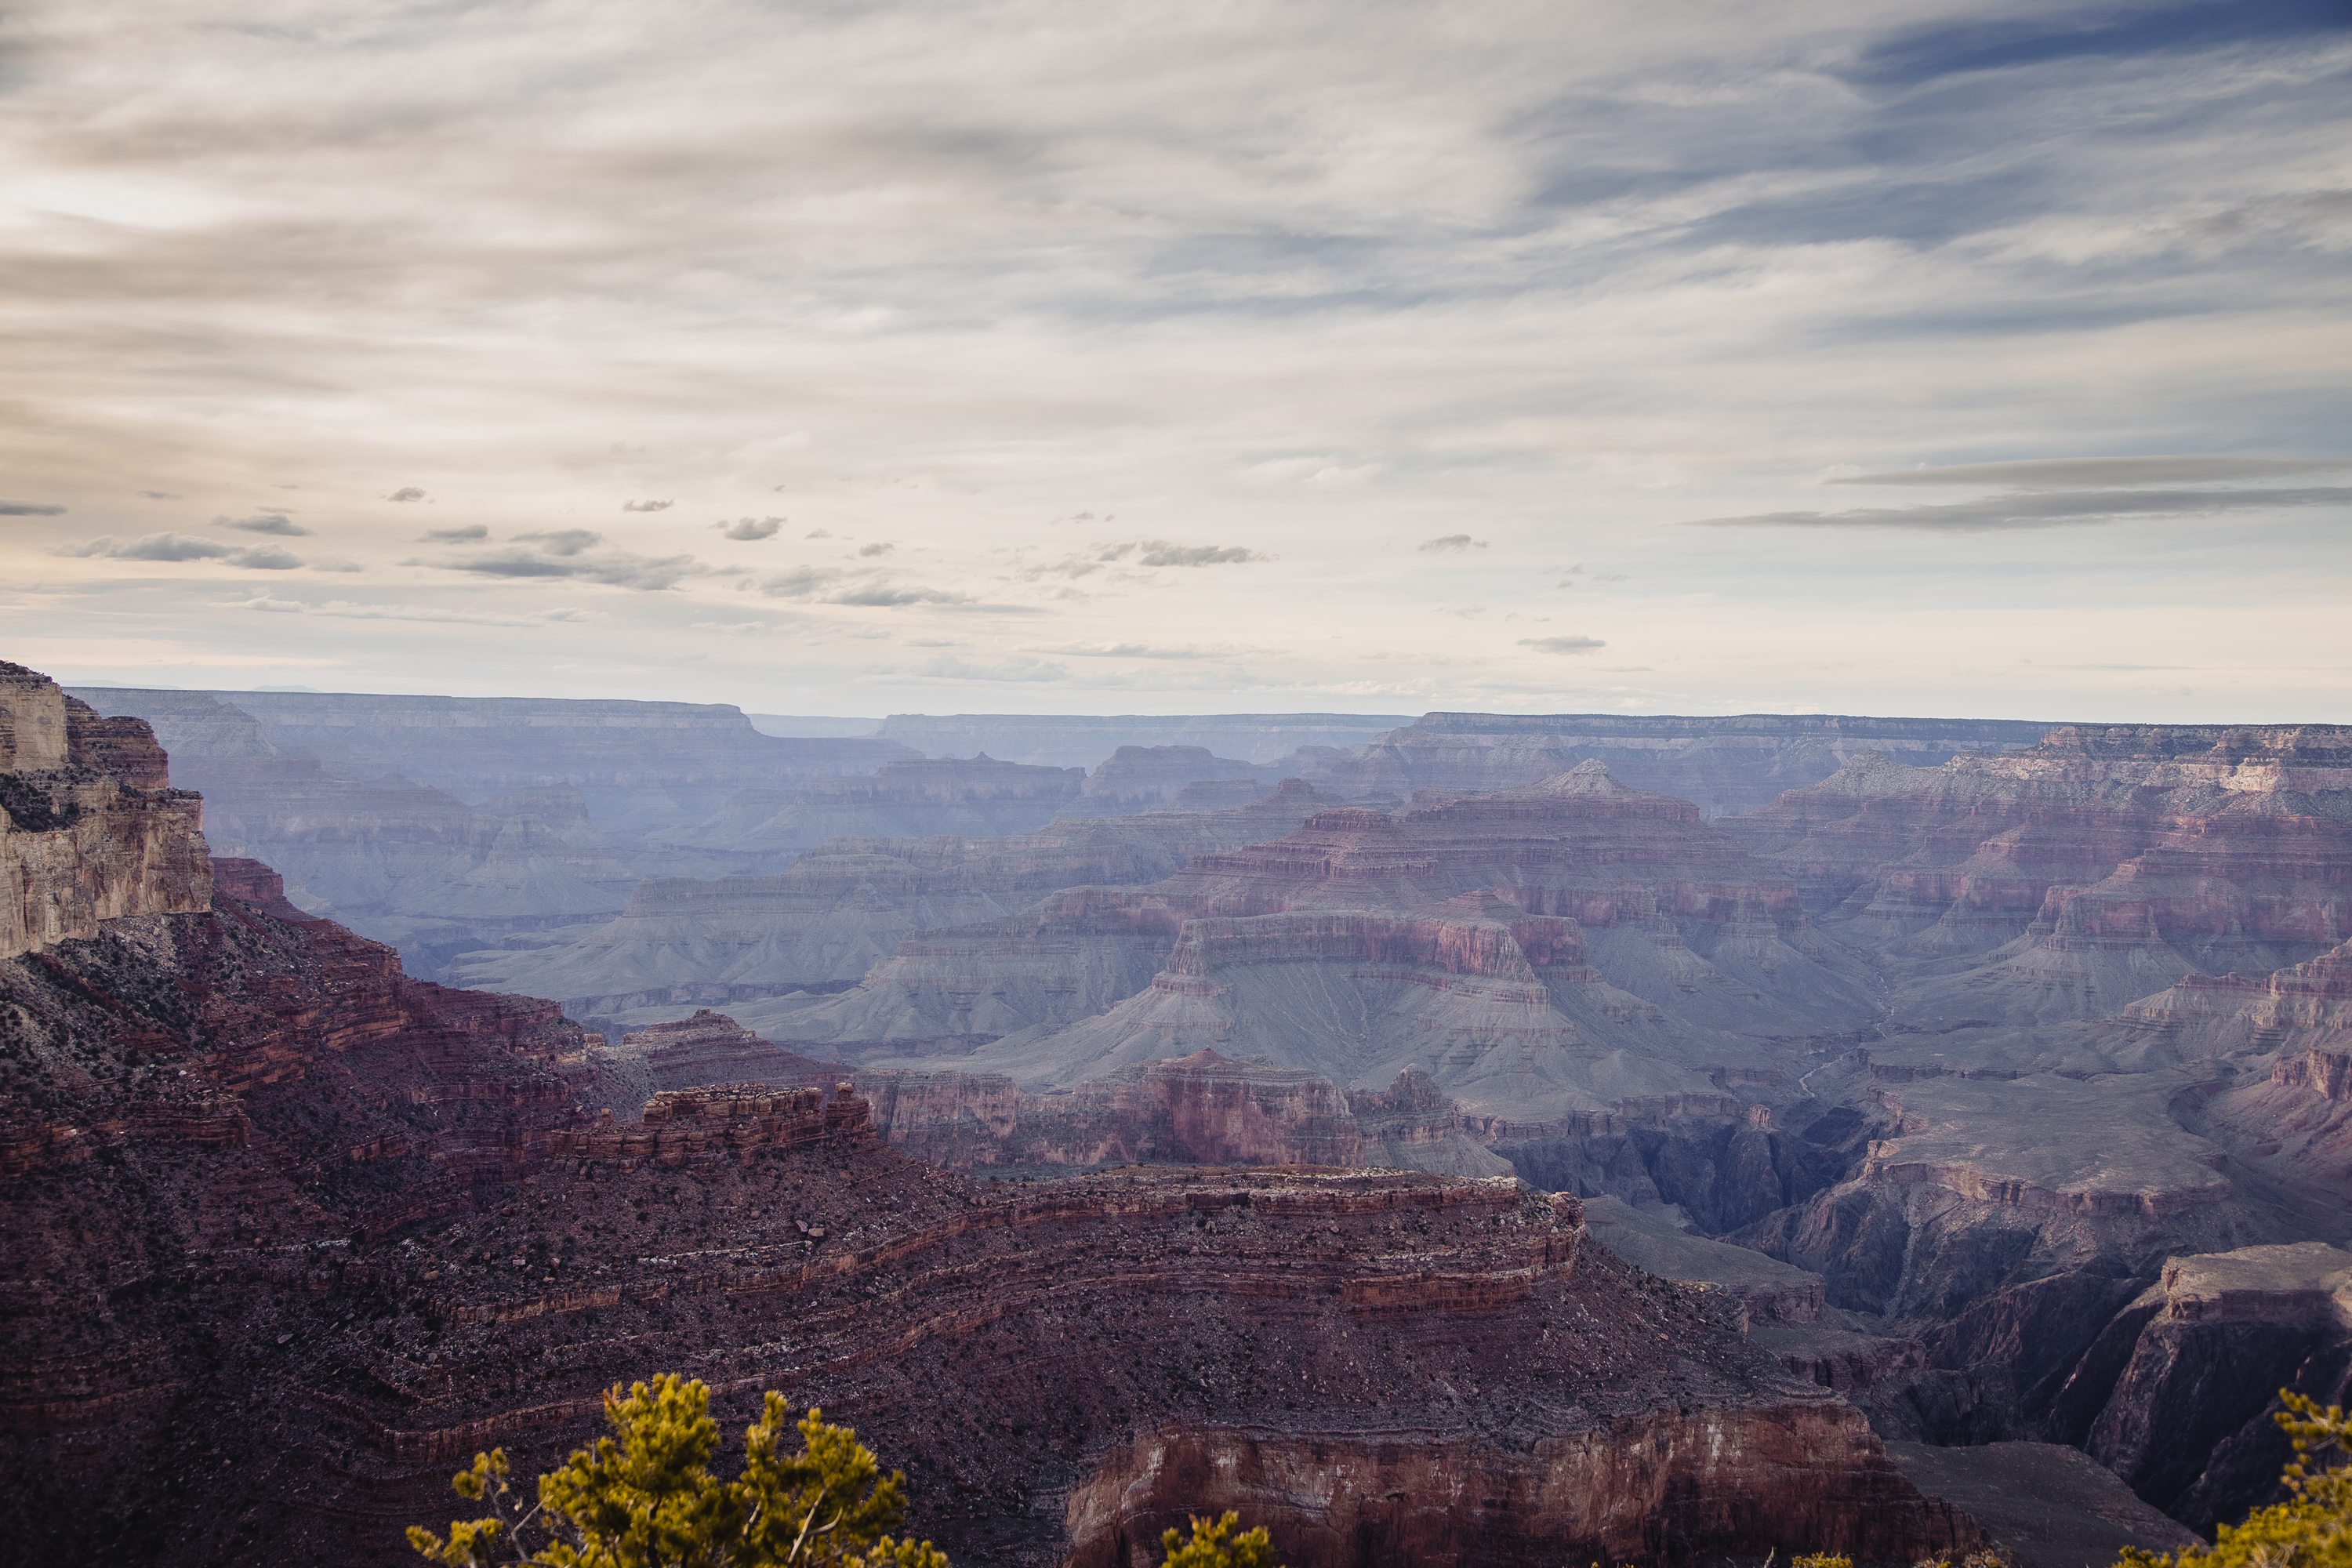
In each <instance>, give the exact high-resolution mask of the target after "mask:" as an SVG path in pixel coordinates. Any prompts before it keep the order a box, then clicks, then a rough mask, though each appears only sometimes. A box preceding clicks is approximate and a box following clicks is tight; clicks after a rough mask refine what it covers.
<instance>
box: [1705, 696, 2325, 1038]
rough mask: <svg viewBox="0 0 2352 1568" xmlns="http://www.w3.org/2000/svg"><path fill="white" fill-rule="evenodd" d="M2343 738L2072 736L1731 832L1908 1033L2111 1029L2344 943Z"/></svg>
mask: <svg viewBox="0 0 2352 1568" xmlns="http://www.w3.org/2000/svg"><path fill="white" fill-rule="evenodd" d="M2347 737H2352V731H2347V730H2345V729H2342V728H2340V727H2334V726H2318V725H2314V726H2304V727H2300V728H2289V727H2272V728H2242V729H2225V728H2220V727H2198V726H2181V727H2177V728H2172V729H2163V730H2154V729H2134V728H2129V727H2124V726H2074V727H2070V728H2062V729H2058V730H2053V731H2051V732H2050V733H2049V734H2048V735H2047V736H2046V737H2044V738H2043V739H2042V741H2041V742H2039V743H2037V744H2036V745H2034V746H2033V747H2032V748H2030V749H2028V750H2025V751H2021V752H2007V753H2002V754H1999V755H1989V754H1966V755H1961V756H1958V757H1955V758H1953V759H1952V760H1951V761H1949V762H1948V763H1944V764H1942V765H1941V766H1940V767H1936V768H1915V767H1906V766H1905V765H1903V764H1902V763H1897V762H1894V761H1891V760H1889V759H1887V758H1885V757H1879V756H1863V757H1857V758H1856V759H1854V760H1853V762H1851V763H1848V764H1847V765H1846V766H1845V767H1844V768H1843V769H1842V770H1841V771H1840V772H1839V773H1837V774H1836V775H1835V776H1834V777H1832V778H1830V779H1827V780H1825V781H1823V782H1822V783H1821V784H1817V785H1814V786H1811V787H1810V788H1806V789H1801V790H1794V791H1791V792H1790V794H1789V795H1785V796H1783V797H1782V798H1781V799H1780V800H1778V801H1776V802H1774V803H1772V804H1771V805H1769V806H1766V807H1764V808H1762V809H1761V810H1759V811H1757V812H1755V813H1753V814H1752V815H1750V816H1747V817H1745V818H1742V819H1740V820H1738V821H1737V822H1735V823H1731V824H1728V825H1727V826H1729V827H1730V828H1731V830H1732V831H1733V832H1735V833H1736V834H1737V835H1738V837H1740V838H1741V839H1742V841H1743V842H1745V843H1747V844H1748V846H1749V847H1751V848H1753V849H1755V850H1756V851H1757V853H1758V854H1759V857H1761V858H1763V859H1764V860H1765V861H1766V862H1768V863H1769V864H1770V865H1772V866H1773V867H1775V868H1778V869H1780V871H1782V872H1783V873H1785V874H1787V875H1789V876H1791V877H1793V878H1794V879H1796V880H1797V881H1798V882H1799V883H1800V885H1801V886H1802V888H1803V889H1804V890H1805V896H1806V900H1807V902H1808V905H1809V907H1810V908H1811V909H1813V910H1815V911H1816V912H1818V913H1820V914H1821V915H1822V918H1823V919H1824V921H1825V923H1826V924H1827V925H1828V926H1829V928H1830V929H1831V930H1832V931H1839V932H1842V933H1843V934H1846V935H1849V936H1852V937H1853V938H1855V939H1856V940H1868V941H1874V942H1877V943H1879V944H1881V945H1882V946H1884V947H1885V949H1886V951H1887V952H1889V953H1890V955H1891V956H1894V957H1895V958H1896V959H1897V960H1898V961H1900V960H1908V961H1909V965H1910V973H1909V974H1908V976H1907V978H1906V980H1905V981H1904V983H1903V984H1900V985H1899V986H1898V988H1897V995H1896V999H1895V1001H1896V1007H1897V1011H1898V1012H1899V1013H1901V1014H1903V1015H1904V1016H1907V1017H1910V1018H1912V1019H1914V1020H1916V1021H1920V1022H1926V1023H1937V1024H1943V1025H1949V1024H1951V1023H1957V1022H1958V1021H1961V1020H1966V1019H1980V1020H1981V1019H1996V1020H2004V1021H2010V1022H2016V1023H2032V1022H2035V1021H2044V1022H2047V1021H2054V1020H2059V1019H2065V1018H2082V1017H2099V1016H2106V1015H2109V1014H2113V1013H2116V1012H2117V1011H2118V1010H2120V1009H2123V1008H2124V1007H2126V1005H2129V1004H2132V1003H2134V1002H2137V1001H2138V1000H2139V999H2141V998H2143V997H2148V996H2151V995H2153V994H2156V993H2158V992H2161V991H2164V990H2165V989H2166V988H2167V987H2168V986H2171V985H2173V984H2175V983H2176V982H2180V981H2183V980H2184V978H2186V977H2189V976H2193V975H2199V974H2215V973H2222V972H2224V971H2227V970H2231V969H2237V970H2241V971H2243V972H2245V973H2268V972H2270V971H2272V970H2273V969H2276V968H2278V967H2279V966H2281V965H2283V964H2291V963H2297V962H2299V961H2301V960H2304V959H2307V958H2310V957H2312V956H2314V955H2315V953H2316V952H2320V951H2322V950H2324V949H2326V948H2328V947H2332V946H2334V945H2336V944H2337V943H2340V942H2344V941H2345V940H2346V938H2347V936H2352V738H2347Z"/></svg>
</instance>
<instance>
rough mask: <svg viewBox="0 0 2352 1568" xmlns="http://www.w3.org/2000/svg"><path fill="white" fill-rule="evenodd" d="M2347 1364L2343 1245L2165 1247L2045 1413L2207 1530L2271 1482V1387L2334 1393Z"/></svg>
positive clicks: (2351, 1292) (2351, 1367) (2347, 1258)
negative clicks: (2178, 1253) (2204, 1250)
mask: <svg viewBox="0 0 2352 1568" xmlns="http://www.w3.org/2000/svg"><path fill="white" fill-rule="evenodd" d="M2348 1371H2352V1253H2347V1252H2345V1251H2343V1250H2341V1249H2339V1248H2336V1247H2329V1246H2326V1244H2324V1243H2320V1242H2304V1243H2300V1244H2296V1245H2293V1246H2264V1247H2244V1248H2241V1249H2238V1250H2234V1251H2230V1252H2222V1253H2218V1254H2211V1255H2205V1256H2194V1257H2181V1258H2172V1259H2170V1260H2169V1261H2168V1262H2166V1263H2165V1265H2164V1266H2163V1269H2162V1271H2161V1274H2160V1275H2159V1277H2158V1279H2157V1281H2156V1283H2154V1284H2153V1285H2150V1286H2149V1287H2147V1289H2146V1290H2145V1291H2142V1292H2140V1293H2139V1294H2137V1296H2136V1297H2134V1298H2133V1299H2132V1300H2130V1301H2129V1302H2127V1303H2126V1305H2124V1307H2123V1308H2122V1309H2121V1310H2119V1311H2117V1312H2116V1314H2115V1315H2114V1316H2113V1317H2112V1318H2111V1319H2109V1320H2108V1321H2107V1322H2106V1323H2105V1327H2104V1328H2103V1329H2102V1331H2100V1333H2099V1335H2098V1338H2097V1340H2096V1342H2095V1343H2094V1344H2093V1345H2092V1346H2091V1347H2090V1349H2089V1350H2088V1352H2086V1353H2085V1354H2084V1356H2083V1357H2082V1358H2081V1360H2080V1362H2079V1363H2078V1364H2077V1365H2075V1366H2074V1368H2073V1369H2072V1371H2071V1373H2070V1374H2069V1375H2068V1376H2067V1377H2066V1378H2065V1380H2064V1381H2063V1384H2061V1385H2060V1386H2059V1387H2058V1388H2057V1390H2056V1392H2055V1394H2054V1396H2053V1398H2052V1400H2051V1402H2050V1405H2049V1409H2048V1412H2047V1415H2046V1416H2045V1417H2044V1419H2045V1421H2046V1423H2047V1425H2048V1426H2049V1428H2050V1430H2051V1431H2052V1432H2053V1435H2055V1436H2059V1437H2062V1438H2063V1439H2065V1440H2067V1441H2070V1442H2075V1443H2079V1444H2081V1445H2082V1446H2083V1447H2084V1449H2085V1450H2087V1451H2088V1452H2089V1453H2090V1454H2091V1455H2092V1456H2093V1457H2095V1458H2098V1459H2099V1460H2101V1461H2102V1462H2103V1463H2105V1464H2106V1465H2107V1466H2108V1467H2109V1468H2113V1469H2114V1470H2115V1471H2116V1473H2117V1474H2119V1475H2121V1476H2122V1477H2123V1478H2124V1479H2126V1481H2128V1482H2129V1483H2130V1484H2131V1486H2132V1488H2133V1489H2135V1490H2136V1491H2137V1492H2138V1493H2139V1495H2140V1496H2141V1497H2143V1498H2145V1499H2147V1500H2148V1501H2150V1502H2152V1503H2155V1504H2157V1505H2158V1506H2159V1507H2161V1508H2163V1509H2165V1510H2167V1511H2168V1512H2170V1513H2171V1514H2173V1515H2174V1516H2175V1517H2177V1518H2179V1519H2180V1520H2182V1521H2185V1522H2187V1523H2189V1524H2190V1525H2193V1526H2195V1527H2197V1528H2198V1529H2200V1530H2204V1531H2210V1530H2211V1529H2212V1528H2213V1526H2214V1525H2215V1524H2216V1523H2218V1522H2221V1521H2226V1520H2233V1519H2236V1518H2238V1517H2239V1516H2240V1515H2242V1514H2243V1513H2244V1512H2245V1510H2247V1509H2248V1508H2250V1507H2252V1506H2254V1505H2255V1504H2257V1503H2259V1502H2262V1501H2263V1500H2266V1499H2267V1498H2268V1497H2269V1495H2270V1494H2271V1491H2272V1489H2273V1487H2274V1486H2275V1484H2276V1481H2277V1477H2278V1473H2279V1469H2280V1467H2281V1465H2282V1464H2284V1461H2285V1459H2286V1458H2287V1446H2286V1441H2285V1439H2284V1436H2283V1435H2281V1434H2280V1433H2279V1432H2278V1430H2277V1428H2276V1426H2275V1425H2274V1424H2273V1422H2272V1420H2271V1418H2270V1417H2271V1415H2272V1414H2273V1412H2274V1411H2275V1410H2276V1409H2277V1408H2278V1404H2277V1399H2276V1397H2275V1396H2276V1394H2277V1391H2278V1390H2279V1389H2281V1388H2283V1387H2284V1388H2293V1389H2295V1390H2297V1391H2298V1392H2301V1393H2305V1394H2311V1395H2314V1396H2315V1397H2317V1398H2320V1399H2321V1400H2323V1401H2326V1402H2331V1403H2341V1402H2342V1401H2343V1400H2344V1398H2345V1397H2346V1394H2347V1383H2352V1378H2347V1372H2348Z"/></svg>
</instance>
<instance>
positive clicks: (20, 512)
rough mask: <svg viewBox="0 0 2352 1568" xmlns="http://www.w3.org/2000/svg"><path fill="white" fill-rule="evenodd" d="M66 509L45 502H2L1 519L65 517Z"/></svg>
mask: <svg viewBox="0 0 2352 1568" xmlns="http://www.w3.org/2000/svg"><path fill="white" fill-rule="evenodd" d="M65 514H66V509H65V508H63V507H61V506H52V505H50V504H48V503H47V502H45V501H30V500H0V517H63V516H64V515H65Z"/></svg>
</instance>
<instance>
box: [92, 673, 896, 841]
mask: <svg viewBox="0 0 2352 1568" xmlns="http://www.w3.org/2000/svg"><path fill="white" fill-rule="evenodd" d="M109 695H110V697H112V698H113V699H114V700H117V701H129V702H132V703H134V704H135V703H136V702H137V701H139V700H142V699H144V698H146V697H147V696H148V695H149V694H145V693H130V692H117V693H110V694H109ZM211 695H214V696H215V697H218V698H220V699H222V700H226V701H227V702H230V703H232V704H234V705H235V706H236V707H238V708H241V709H243V710H245V711H246V712H247V713H250V714H252V715H253V716H254V717H255V718H256V719H258V720H259V721H261V722H262V723H263V724H264V725H265V726H267V727H268V730H269V731H270V734H271V736H272V738H273V739H274V740H275V741H276V742H278V745H279V746H281V747H282V748H283V749H285V750H287V751H289V752H296V753H298V754H299V755H304V756H310V757H315V758H317V759H318V760H319V761H320V763H324V764H326V765H327V766H328V767H330V768H332V769H334V770H335V771H337V772H339V773H343V774H345V775H347V776H352V777H360V778H365V777H370V776H374V775H379V774H382V773H390V772H397V773H402V774H404V776H406V777H408V778H411V779H414V780H415V781H416V782H418V783H420V784H431V785H433V786H435V787H436V788H439V789H444V790H446V791H448V792H449V793H450V794H452V795H457V797H458V798H459V799H461V800H465V801H468V802H476V801H483V800H488V799H491V798H494V797H496V796H498V795H506V794H509V793H511V792H513V791H516V790H524V789H534V788H541V787H544V786H546V785H550V784H570V785H571V786H572V788H574V789H576V790H578V791H579V792H580V794H581V796H582V798H583V800H584V801H585V802H586V803H587V808H588V816H589V818H590V820H591V821H593V823H594V824H595V825H596V826H598V827H600V828H603V829H605V830H607V831H612V832H623V833H626V832H651V831H656V830H657V829H659V828H662V827H667V826H679V825H682V824H684V823H688V822H694V821H698V820H700V819H702V818H703V817H705V816H709V814H710V813H711V812H712V811H714V810H716V809H717V808H718V807H719V805H720V804H721V803H722V802H723V801H725V800H726V799H727V797H728V796H729V795H733V794H734V793H735V792H736V791H738V790H741V789H748V788H754V787H758V786H761V785H772V784H776V783H778V782H779V781H780V780H797V779H805V778H817V777H825V776H834V775H851V776H855V775H858V774H864V773H871V772H873V771H874V770H875V769H876V768H877V767H879V766H881V765H882V764H883V763H887V762H891V761H894V760H898V759H904V758H906V757H907V756H908V751H907V749H905V748H903V747H900V746H898V745H895V744H893V743H891V742H887V741H881V740H875V739H846V738H842V739H834V738H792V739H786V738H782V737H779V736H773V735H763V734H761V732H760V731H757V730H754V729H753V728H752V727H751V721H750V720H748V719H746V718H745V717H744V716H743V714H742V712H741V711H740V710H738V709H735V708H730V707H727V706H724V705H721V704H717V703H697V702H619V701H598V700H559V699H552V698H529V697H392V696H377V695H362V694H343V693H322V692H307V691H305V692H283V691H237V692H215V693H212V694H211ZM124 711H137V709H136V708H135V707H131V708H126V709H124Z"/></svg>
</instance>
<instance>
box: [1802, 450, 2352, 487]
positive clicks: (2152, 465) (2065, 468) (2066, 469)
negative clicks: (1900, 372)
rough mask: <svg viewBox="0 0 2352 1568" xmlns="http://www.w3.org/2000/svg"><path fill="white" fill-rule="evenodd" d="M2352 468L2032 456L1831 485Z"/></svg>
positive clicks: (2209, 478) (2042, 481)
mask: <svg viewBox="0 0 2352 1568" xmlns="http://www.w3.org/2000/svg"><path fill="white" fill-rule="evenodd" d="M2344 468H2352V458H2231V457H2203V458H2026V459H2023V460H2021V461H2015V462H2005V463H1959V464H1955V465H1952V466H1950V467H1946V468H1889V469H1885V470H1884V471H1883V472H1879V473H1872V474H1850V475H1847V476H1845V477H1843V478H1841V479H1832V480H1831V481H1830V483H1832V484H1833V485H2027V486H2031V485H2179V484H2192V485H2193V484H2226V483H2228V482H2229V481H2231V480H2232V479H2296V478H2300V477H2301V476H2303V475H2305V474H2326V473H2335V472H2336V471H2338V470H2339V469H2344Z"/></svg>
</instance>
